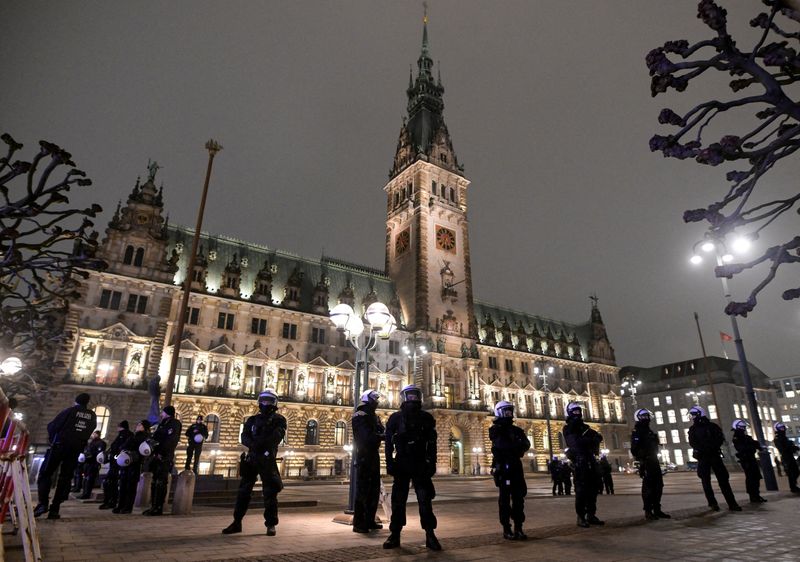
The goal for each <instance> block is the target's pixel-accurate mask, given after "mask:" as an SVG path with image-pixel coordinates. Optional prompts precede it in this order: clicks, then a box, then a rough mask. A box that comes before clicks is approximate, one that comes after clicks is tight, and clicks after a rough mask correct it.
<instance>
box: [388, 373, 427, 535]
mask: <svg viewBox="0 0 800 562" xmlns="http://www.w3.org/2000/svg"><path fill="white" fill-rule="evenodd" d="M385 453H386V471H387V472H388V473H389V475H390V476H393V477H394V483H393V484H392V520H391V523H389V531H390V534H389V538H387V539H386V542H384V543H383V548H397V547H399V546H400V532H401V531H402V530H403V527H405V525H406V501H407V500H408V490H409V484H411V483H413V484H414V492H415V493H416V494H417V502H418V504H419V518H420V523H421V525H422V528H423V529H425V546H426V547H427V548H429V549H431V550H441V549H442V545H440V544H439V540H438V539H437V538H436V534H435V533H434V529H436V516H435V515H434V514H433V506H432V505H431V502H432V501H433V498H434V497H435V496H436V490H435V488H434V487H433V482H432V481H431V477H432V476H433V475H434V474H436V420H434V419H433V416H432V415H430V414H429V413H428V412H426V411H424V410H423V409H422V390H420V389H419V388H418V387H416V386H414V385H413V384H410V385H408V386H406V387H404V388H403V390H401V391H400V410H399V411H397V412H395V413H393V414H392V415H391V416H390V417H389V421H388V422H387V423H386V447H385Z"/></svg>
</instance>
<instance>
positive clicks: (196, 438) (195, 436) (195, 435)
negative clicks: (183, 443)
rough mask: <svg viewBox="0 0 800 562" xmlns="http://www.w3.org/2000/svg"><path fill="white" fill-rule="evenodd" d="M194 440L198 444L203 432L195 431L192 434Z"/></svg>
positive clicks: (200, 441) (201, 439) (201, 440)
mask: <svg viewBox="0 0 800 562" xmlns="http://www.w3.org/2000/svg"><path fill="white" fill-rule="evenodd" d="M194 442H195V443H197V444H198V445H199V444H200V443H202V442H203V434H202V433H195V434H194Z"/></svg>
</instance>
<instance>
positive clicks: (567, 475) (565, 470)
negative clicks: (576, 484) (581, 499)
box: [560, 459, 573, 496]
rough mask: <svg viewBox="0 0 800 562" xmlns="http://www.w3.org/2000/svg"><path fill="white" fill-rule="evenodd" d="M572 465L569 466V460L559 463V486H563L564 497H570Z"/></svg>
mask: <svg viewBox="0 0 800 562" xmlns="http://www.w3.org/2000/svg"><path fill="white" fill-rule="evenodd" d="M572 473H573V470H572V465H570V464H569V459H565V460H563V461H561V474H560V478H561V485H562V486H564V495H565V496H571V495H572Z"/></svg>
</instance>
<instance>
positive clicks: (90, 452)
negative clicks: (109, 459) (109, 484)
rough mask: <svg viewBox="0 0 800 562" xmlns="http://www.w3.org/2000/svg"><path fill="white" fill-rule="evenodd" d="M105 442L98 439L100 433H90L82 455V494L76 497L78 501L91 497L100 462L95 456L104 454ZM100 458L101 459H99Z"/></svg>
mask: <svg viewBox="0 0 800 562" xmlns="http://www.w3.org/2000/svg"><path fill="white" fill-rule="evenodd" d="M106 446H107V444H106V442H105V441H103V440H102V439H101V438H100V432H99V431H94V432H92V438H91V439H89V443H87V444H86V448H85V449H84V450H83V454H84V456H85V458H86V460H85V461H84V465H83V466H84V467H83V493H82V494H81V495H80V496H78V499H79V500H86V499H89V498H90V497H91V496H92V490H93V489H94V484H95V482H97V477H98V476H99V475H100V466H101V465H102V463H101V462H99V461H98V460H97V456H98V455H100V454H102V453H105V451H106ZM101 458H102V457H101Z"/></svg>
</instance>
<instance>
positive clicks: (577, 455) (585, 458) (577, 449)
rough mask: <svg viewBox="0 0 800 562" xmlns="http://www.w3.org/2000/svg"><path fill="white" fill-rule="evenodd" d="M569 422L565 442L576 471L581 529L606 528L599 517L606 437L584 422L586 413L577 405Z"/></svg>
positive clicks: (573, 405) (570, 411) (571, 406)
mask: <svg viewBox="0 0 800 562" xmlns="http://www.w3.org/2000/svg"><path fill="white" fill-rule="evenodd" d="M566 413H567V423H566V425H565V426H564V439H565V441H566V442H567V458H568V459H569V460H570V461H571V462H572V465H573V469H574V471H575V512H576V513H577V514H578V527H588V526H589V525H604V524H605V522H604V521H601V520H600V519H598V518H597V515H596V513H597V492H598V481H597V455H598V454H599V453H600V442H601V441H602V440H603V436H602V435H600V434H599V433H597V432H596V431H595V430H594V429H592V428H591V427H589V426H588V425H586V424H585V423H584V422H583V410H582V409H581V405H580V404H578V403H577V402H570V403H569V404H568V405H567V411H566Z"/></svg>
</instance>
